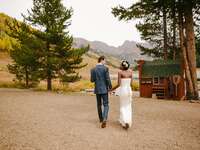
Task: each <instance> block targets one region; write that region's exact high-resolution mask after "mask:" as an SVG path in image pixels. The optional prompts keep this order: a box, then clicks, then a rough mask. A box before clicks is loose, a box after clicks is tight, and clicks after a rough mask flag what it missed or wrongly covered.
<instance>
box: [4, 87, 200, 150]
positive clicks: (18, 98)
mask: <svg viewBox="0 0 200 150" xmlns="http://www.w3.org/2000/svg"><path fill="white" fill-rule="evenodd" d="M118 107H119V104H118V98H117V97H113V96H112V97H111V98H110V112H109V122H108V126H107V128H106V129H101V128H100V126H99V124H98V120H97V112H96V101H95V97H94V96H91V95H82V94H57V93H49V92H33V91H26V90H17V89H0V150H200V104H197V103H188V102H178V101H164V100H153V99H142V98H134V101H133V114H134V115H133V120H134V122H133V126H132V128H130V129H129V130H128V131H125V130H123V129H122V128H121V127H120V125H119V124H118V122H117V118H118V114H119V109H118Z"/></svg>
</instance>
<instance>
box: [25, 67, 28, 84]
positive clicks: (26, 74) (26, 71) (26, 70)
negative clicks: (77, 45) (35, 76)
mask: <svg viewBox="0 0 200 150" xmlns="http://www.w3.org/2000/svg"><path fill="white" fill-rule="evenodd" d="M25 76H26V87H27V88H28V86H29V78H28V68H27V66H26V67H25Z"/></svg>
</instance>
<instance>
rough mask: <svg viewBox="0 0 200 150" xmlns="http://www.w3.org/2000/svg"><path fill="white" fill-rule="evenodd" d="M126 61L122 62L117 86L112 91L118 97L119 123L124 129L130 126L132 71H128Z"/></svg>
mask: <svg viewBox="0 0 200 150" xmlns="http://www.w3.org/2000/svg"><path fill="white" fill-rule="evenodd" d="M129 67H130V64H129V63H128V61H125V60H124V61H122V63H121V67H120V71H119V72H118V84H117V85H116V86H115V87H114V88H113V89H112V91H114V90H116V91H115V94H116V95H118V96H119V97H120V116H119V122H120V124H121V125H122V127H123V128H124V129H126V130H127V129H128V128H129V127H131V125H132V90H131V84H132V71H131V70H130V69H129Z"/></svg>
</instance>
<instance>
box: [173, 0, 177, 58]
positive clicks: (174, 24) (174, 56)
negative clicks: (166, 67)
mask: <svg viewBox="0 0 200 150" xmlns="http://www.w3.org/2000/svg"><path fill="white" fill-rule="evenodd" d="M173 17H174V18H173V60H176V2H175V1H174V4H173Z"/></svg>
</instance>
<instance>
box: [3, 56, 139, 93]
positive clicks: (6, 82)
mask: <svg viewBox="0 0 200 150" xmlns="http://www.w3.org/2000/svg"><path fill="white" fill-rule="evenodd" d="M10 63H12V60H11V58H10V57H9V55H8V54H7V53H0V87H1V88H24V87H23V85H21V84H19V83H17V82H14V78H15V76H14V75H13V74H10V73H9V72H8V69H7V65H8V64H10ZM83 63H84V64H85V63H86V64H87V66H86V67H84V68H82V69H80V70H79V71H78V72H79V74H80V75H81V76H82V79H81V80H80V81H78V82H75V83H69V84H62V83H60V82H59V81H58V80H53V90H54V91H64V92H68V91H69V92H79V91H83V90H85V89H91V88H93V87H94V85H93V84H92V83H91V82H90V81H89V78H90V69H91V68H93V67H95V65H96V63H97V56H95V54H93V53H90V54H89V55H84V56H83ZM110 63H112V65H109V71H110V74H111V75H116V74H117V72H118V69H117V68H115V67H113V66H117V65H118V64H119V62H117V60H114V59H113V58H111V59H109V64H110ZM113 84H114V85H115V84H116V81H113ZM133 89H134V90H137V89H138V82H134V84H133ZM35 90H42V91H43V90H46V82H45V81H42V82H40V84H39V85H38V87H36V89H35Z"/></svg>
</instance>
